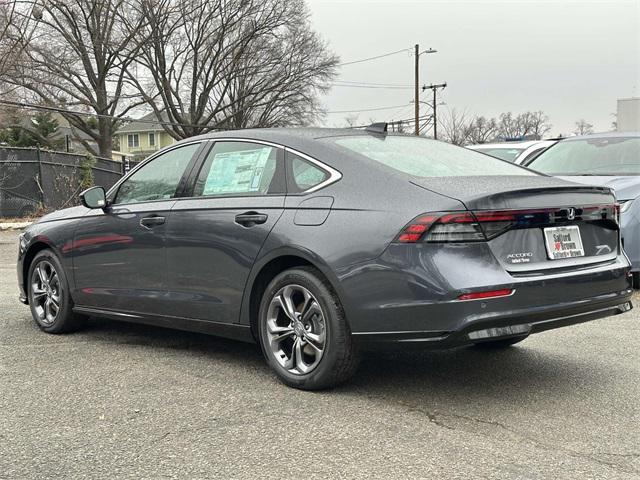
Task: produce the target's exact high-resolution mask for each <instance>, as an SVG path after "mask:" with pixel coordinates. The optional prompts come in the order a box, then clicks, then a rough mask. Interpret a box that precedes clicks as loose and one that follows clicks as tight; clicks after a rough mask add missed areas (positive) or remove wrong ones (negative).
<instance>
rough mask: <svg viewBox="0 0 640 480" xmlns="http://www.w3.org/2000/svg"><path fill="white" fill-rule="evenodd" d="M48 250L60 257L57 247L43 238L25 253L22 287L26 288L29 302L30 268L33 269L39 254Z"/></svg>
mask: <svg viewBox="0 0 640 480" xmlns="http://www.w3.org/2000/svg"><path fill="white" fill-rule="evenodd" d="M47 249H49V250H51V251H53V252H54V253H55V254H56V255H58V252H57V251H56V249H55V247H54V246H53V245H52V244H51V243H49V242H48V241H47V240H45V239H42V238H38V239H36V240H35V241H34V242H32V243H31V244H30V245H29V246H28V247H27V249H26V250H25V252H24V257H23V259H22V287H23V288H24V291H25V294H26V295H27V301H28V299H29V295H28V293H29V289H28V285H29V268H30V267H31V262H33V259H34V258H35V256H36V255H37V254H38V253H40V252H41V251H42V250H47Z"/></svg>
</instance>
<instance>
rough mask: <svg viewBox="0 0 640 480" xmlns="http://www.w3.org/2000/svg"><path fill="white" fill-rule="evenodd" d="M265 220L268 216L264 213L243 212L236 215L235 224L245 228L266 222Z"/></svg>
mask: <svg viewBox="0 0 640 480" xmlns="http://www.w3.org/2000/svg"><path fill="white" fill-rule="evenodd" d="M267 218H269V216H268V215H267V214H266V213H258V212H245V213H241V214H239V215H236V223H239V224H240V225H243V226H245V227H252V226H254V225H259V224H261V223H264V222H266V221H267Z"/></svg>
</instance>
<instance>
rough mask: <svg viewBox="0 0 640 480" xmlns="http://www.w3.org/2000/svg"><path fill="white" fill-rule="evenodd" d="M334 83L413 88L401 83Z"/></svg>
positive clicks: (343, 81)
mask: <svg viewBox="0 0 640 480" xmlns="http://www.w3.org/2000/svg"><path fill="white" fill-rule="evenodd" d="M334 83H347V84H350V85H375V86H376V87H409V88H413V85H409V84H402V83H374V82H356V81H353V80H336V81H335V82H334Z"/></svg>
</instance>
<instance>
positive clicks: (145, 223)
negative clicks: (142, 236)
mask: <svg viewBox="0 0 640 480" xmlns="http://www.w3.org/2000/svg"><path fill="white" fill-rule="evenodd" d="M158 225H164V217H161V216H159V215H152V216H150V217H144V218H142V219H141V220H140V226H141V227H144V228H147V229H152V228H153V227H157V226H158Z"/></svg>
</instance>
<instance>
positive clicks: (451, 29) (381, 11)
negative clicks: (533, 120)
mask: <svg viewBox="0 0 640 480" xmlns="http://www.w3.org/2000/svg"><path fill="white" fill-rule="evenodd" d="M307 3H308V5H309V8H310V10H311V14H312V18H311V20H312V23H313V26H314V28H315V29H316V31H318V32H319V33H320V34H321V35H322V37H323V38H324V39H325V40H326V41H327V42H328V43H329V45H330V47H331V49H332V50H333V51H334V52H335V53H337V54H338V55H339V56H340V57H341V61H342V62H349V61H352V60H359V59H362V58H367V57H372V56H375V55H380V54H384V53H387V52H392V51H396V50H400V49H403V48H408V49H413V45H414V44H416V43H419V44H420V47H421V50H423V49H427V48H429V47H432V48H434V49H437V50H438V53H435V54H430V55H423V56H421V68H420V76H421V83H427V84H429V83H442V82H445V81H446V82H447V83H448V85H449V86H448V87H447V88H446V89H445V90H444V92H443V93H442V97H441V98H442V100H443V101H445V102H446V104H447V105H446V106H442V107H441V108H442V110H441V111H442V112H443V113H444V112H445V111H446V109H448V108H455V109H456V110H460V111H462V110H464V111H466V112H467V113H468V114H481V115H486V116H497V115H498V114H500V113H501V112H505V111H512V112H513V113H519V112H523V111H527V110H543V111H544V112H545V113H547V114H548V115H549V118H550V121H551V123H552V124H553V129H552V131H551V133H552V134H554V135H555V134H559V133H563V134H565V135H567V134H570V133H571V131H572V130H573V129H574V128H575V127H574V122H575V121H576V120H578V119H580V118H584V119H586V120H587V121H588V122H590V123H592V124H593V125H594V127H595V130H596V131H603V130H609V129H610V126H611V122H612V120H614V117H613V116H612V113H614V112H615V110H616V99H618V98H625V97H631V96H640V0H628V1H625V0H608V1H593V0H591V1H590V0H580V1H572V0H555V1H542V0H538V1H531V0H529V1H526V0H503V1H496V0H494V1H486V0H476V1H469V0H468V1H459V0H449V1H433V0H422V1H408V0H394V1H392V0H307ZM338 80H340V81H348V82H351V81H355V82H373V83H392V84H401V85H403V84H404V85H407V84H409V85H410V84H412V83H413V57H412V55H411V54H410V53H400V54H398V55H393V56H389V57H386V58H383V59H379V60H375V61H370V62H364V63H358V64H354V65H346V66H343V67H340V76H339V78H338ZM412 96H413V91H412V90H411V89H393V90H386V89H364V88H347V87H338V86H335V87H333V88H332V90H331V92H330V93H329V94H328V95H326V96H325V97H323V104H324V106H325V108H326V109H327V110H329V111H342V110H360V109H367V108H376V107H386V106H395V105H406V106H403V107H401V108H395V109H390V110H384V111H379V112H362V113H360V114H359V121H360V122H362V123H368V121H369V119H370V118H374V119H377V120H391V119H400V118H408V117H411V116H412V108H413V107H412V105H411V104H409V101H411V100H412ZM424 96H425V97H426V98H423V99H424V100H429V99H430V97H429V93H427V94H425V95H424ZM422 108H423V112H424V113H426V109H428V107H427V106H424V105H423V106H422ZM346 115H348V114H347V113H330V114H328V115H327V117H326V119H325V124H326V125H328V126H334V125H343V124H344V118H345V116H346Z"/></svg>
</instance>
